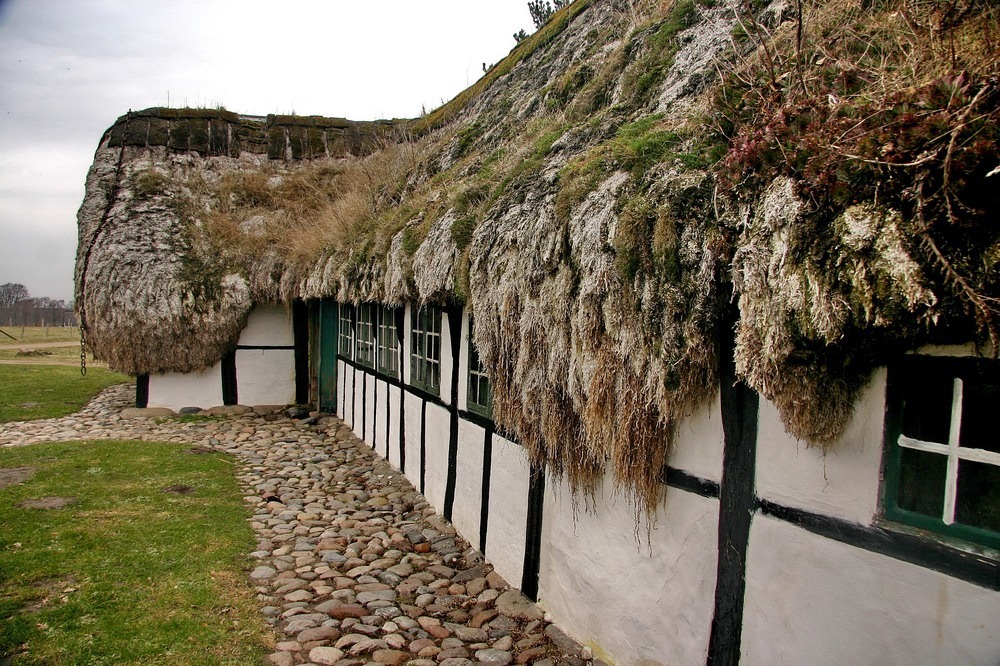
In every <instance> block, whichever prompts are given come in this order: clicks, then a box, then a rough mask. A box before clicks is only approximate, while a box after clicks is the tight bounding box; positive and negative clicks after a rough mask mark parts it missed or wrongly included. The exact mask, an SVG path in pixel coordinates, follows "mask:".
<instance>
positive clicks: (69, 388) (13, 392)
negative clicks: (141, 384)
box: [0, 365, 130, 421]
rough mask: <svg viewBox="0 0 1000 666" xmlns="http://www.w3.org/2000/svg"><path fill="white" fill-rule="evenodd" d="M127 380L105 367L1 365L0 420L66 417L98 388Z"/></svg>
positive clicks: (81, 405)
mask: <svg viewBox="0 0 1000 666" xmlns="http://www.w3.org/2000/svg"><path fill="white" fill-rule="evenodd" d="M129 380H130V378H129V377H127V376H125V375H120V374H118V373H115V372H109V371H108V370H105V369H104V368H89V369H88V370H87V376H86V377H83V376H81V375H80V369H79V368H74V367H71V366H58V365H0V421H27V420H30V419H46V418H52V417H56V416H65V415H66V414H72V413H73V412H75V411H77V410H79V409H80V408H81V407H83V406H84V405H85V404H87V401H89V400H90V399H91V398H92V397H94V395H95V394H97V393H98V391H100V390H101V389H103V388H105V387H107V386H110V385H111V384H120V383H121V382H127V381H129Z"/></svg>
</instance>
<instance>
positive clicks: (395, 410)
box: [385, 384, 401, 469]
mask: <svg viewBox="0 0 1000 666" xmlns="http://www.w3.org/2000/svg"><path fill="white" fill-rule="evenodd" d="M385 387H386V400H388V401H389V423H388V428H389V433H388V436H389V444H388V449H389V455H388V459H389V463H390V464H391V465H392V466H393V467H395V468H396V469H401V465H400V462H401V461H400V455H399V389H398V388H397V387H395V386H392V385H391V384H386V385H385Z"/></svg>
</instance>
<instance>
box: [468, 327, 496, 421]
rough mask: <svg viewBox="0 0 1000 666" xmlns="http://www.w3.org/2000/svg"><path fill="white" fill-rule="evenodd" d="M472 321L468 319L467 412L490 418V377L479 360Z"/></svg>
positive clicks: (491, 409) (491, 405)
mask: <svg viewBox="0 0 1000 666" xmlns="http://www.w3.org/2000/svg"><path fill="white" fill-rule="evenodd" d="M473 325H474V323H473V320H472V319H471V318H470V319H469V396H468V404H469V411H470V412H476V413H477V414H482V415H483V416H492V413H493V389H492V387H491V386H490V376H489V375H488V374H487V373H486V370H485V368H483V363H482V361H481V360H480V359H479V350H478V349H477V348H476V342H475V340H474V338H473V334H472V332H473Z"/></svg>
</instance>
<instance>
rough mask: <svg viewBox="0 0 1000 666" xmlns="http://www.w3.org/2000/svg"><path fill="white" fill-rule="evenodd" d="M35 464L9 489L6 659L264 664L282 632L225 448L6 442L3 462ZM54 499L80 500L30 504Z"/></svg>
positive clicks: (3, 497)
mask: <svg viewBox="0 0 1000 666" xmlns="http://www.w3.org/2000/svg"><path fill="white" fill-rule="evenodd" d="M25 467H27V468H31V470H32V473H31V476H30V477H29V478H28V479H27V480H25V481H23V482H21V483H20V484H17V485H11V486H8V487H6V488H0V660H2V658H3V656H4V655H10V654H16V655H17V656H16V657H15V658H14V663H17V664H46V665H52V666H58V665H60V664H80V663H86V664H122V663H157V664H185V665H187V664H250V663H258V662H259V661H260V659H261V657H262V656H263V654H264V649H265V647H267V646H268V645H269V643H270V641H271V638H270V635H269V633H268V630H267V628H266V625H265V624H264V622H263V620H262V618H261V617H260V616H259V615H258V613H257V610H256V602H255V600H254V596H253V591H252V589H251V588H250V587H249V586H248V583H247V582H246V579H245V578H244V573H243V572H244V569H245V567H246V564H247V562H246V559H245V556H244V553H247V552H249V549H250V548H252V546H253V543H254V541H253V534H252V531H251V529H250V527H249V525H248V524H247V522H246V520H245V518H246V510H245V508H244V506H243V503H242V501H241V494H240V490H239V488H238V486H237V484H236V481H235V479H234V478H233V467H232V463H231V462H230V461H229V460H228V459H226V457H225V456H223V455H221V454H215V453H210V454H198V455H192V454H190V453H187V452H186V447H184V446H182V445H176V444H163V443H144V442H121V441H98V442H84V443H72V444H70V443H54V444H37V445H32V446H26V447H16V448H6V449H0V468H25ZM171 488H173V491H172V492H168V491H167V490H165V489H171ZM186 488H190V490H186ZM42 497H66V498H73V501H72V502H71V503H70V504H69V505H67V506H65V507H63V508H59V509H32V508H21V507H20V506H19V504H21V503H22V502H24V501H25V500H29V499H37V498H42Z"/></svg>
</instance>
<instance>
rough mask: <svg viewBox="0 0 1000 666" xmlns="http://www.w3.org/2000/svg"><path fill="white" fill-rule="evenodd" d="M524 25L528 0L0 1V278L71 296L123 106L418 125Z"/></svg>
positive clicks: (38, 292)
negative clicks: (91, 203)
mask: <svg viewBox="0 0 1000 666" xmlns="http://www.w3.org/2000/svg"><path fill="white" fill-rule="evenodd" d="M531 27H532V26H531V18H530V16H529V14H528V10H527V0H488V1H483V0H423V1H419V2H415V1H413V0H381V1H379V2H370V1H365V0H352V1H348V0H326V1H325V2H324V1H322V0H283V1H282V2H275V1H274V0H270V1H269V2H263V1H257V0H252V1H251V0H225V1H223V0H166V1H162V0H0V284H3V283H7V282H20V283H22V284H24V285H25V286H26V287H27V288H28V291H29V292H30V294H31V295H32V296H48V297H50V298H61V299H66V300H69V299H71V298H72V294H73V261H74V256H75V252H76V211H77V208H79V206H80V202H81V201H82V200H83V187H84V180H85V178H86V174H87V169H88V167H89V166H90V163H91V160H92V159H93V155H94V150H95V149H96V148H97V142H98V141H99V140H100V138H101V135H102V134H103V133H104V130H106V129H107V128H108V127H109V126H110V125H111V124H112V123H113V122H114V121H115V119H116V118H117V117H118V116H120V115H122V114H124V113H125V112H127V111H128V110H129V109H134V110H138V109H144V108H147V107H151V106H167V105H168V104H169V106H172V107H181V106H193V107H216V106H219V105H222V106H225V107H226V108H227V109H229V110H231V111H236V112H239V113H246V114H253V115H266V114H268V113H297V114H301V115H323V116H338V117H346V118H350V119H353V120H372V119H377V118H411V117H415V116H417V115H419V114H420V112H421V110H422V109H426V110H428V111H429V110H431V109H433V108H435V107H437V106H440V105H441V104H442V102H444V101H447V100H449V99H451V98H452V97H454V96H455V95H456V94H457V93H458V92H460V91H461V90H463V89H464V88H466V87H467V86H469V85H471V84H472V83H474V82H475V81H476V80H477V79H478V78H479V77H480V76H482V73H483V70H482V66H483V63H484V62H485V63H487V64H492V63H494V62H497V61H498V60H500V59H501V58H503V57H504V56H505V55H506V54H507V53H508V52H509V51H510V49H511V48H513V46H514V39H513V37H512V34H513V33H514V32H517V30H519V29H521V28H524V29H526V30H530V29H531Z"/></svg>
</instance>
